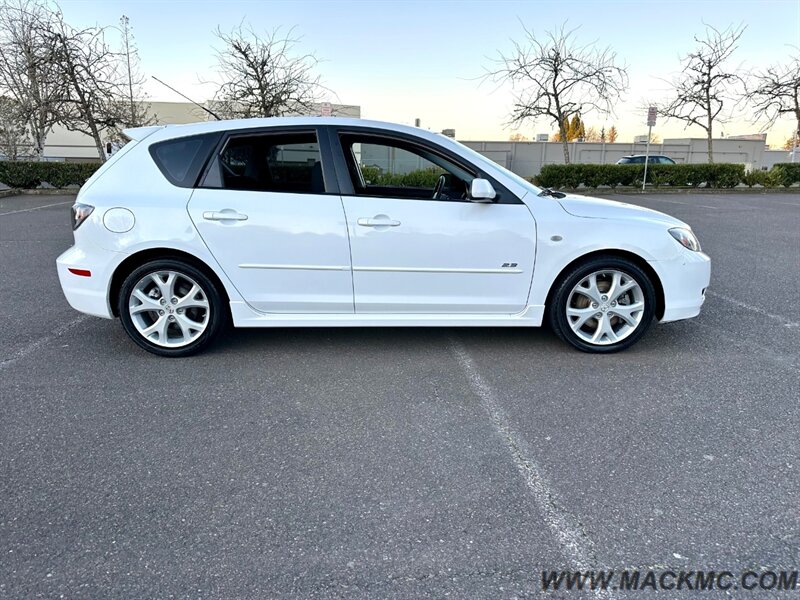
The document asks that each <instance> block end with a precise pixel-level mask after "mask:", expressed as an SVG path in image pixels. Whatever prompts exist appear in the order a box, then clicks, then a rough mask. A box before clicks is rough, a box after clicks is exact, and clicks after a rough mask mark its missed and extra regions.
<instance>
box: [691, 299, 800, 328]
mask: <svg viewBox="0 0 800 600" xmlns="http://www.w3.org/2000/svg"><path fill="white" fill-rule="evenodd" d="M706 295H708V296H711V297H712V298H719V299H720V300H724V301H725V302H728V303H730V304H735V305H736V306H738V307H739V308H744V309H745V310H749V311H750V312H754V313H758V314H759V315H762V316H764V317H767V318H769V319H772V320H774V321H779V322H780V323H781V324H782V325H783V326H784V327H788V328H789V329H795V328H797V327H800V323H796V322H794V321H792V320H790V319H788V318H787V317H782V316H781V315H775V314H772V313H771V312H767V311H766V310H764V309H763V308H759V307H758V306H753V305H751V304H746V303H745V302H742V301H741V300H737V299H736V298H731V297H730V296H726V295H725V294H720V293H719V292H713V291H711V290H707V291H706Z"/></svg>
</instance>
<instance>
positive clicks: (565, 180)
mask: <svg viewBox="0 0 800 600" xmlns="http://www.w3.org/2000/svg"><path fill="white" fill-rule="evenodd" d="M643 177H644V165H591V164H578V165H545V166H543V167H542V171H541V173H539V175H538V176H537V177H535V178H534V183H536V184H537V185H540V186H543V187H549V188H562V187H563V188H577V187H579V186H581V185H583V186H585V187H592V188H596V187H600V186H608V187H612V188H615V187H618V186H641V185H642V178H643ZM744 180H745V170H744V165H734V164H696V165H695V164H688V165H648V167H647V182H648V183H650V184H652V185H654V186H656V187H658V186H662V185H669V186H672V187H697V186H699V185H704V186H705V187H715V188H732V187H736V186H737V185H739V184H740V183H742V182H743V181H744Z"/></svg>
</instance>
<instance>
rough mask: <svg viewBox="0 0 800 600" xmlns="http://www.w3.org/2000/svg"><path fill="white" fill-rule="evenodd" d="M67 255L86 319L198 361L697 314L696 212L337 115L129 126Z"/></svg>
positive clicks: (585, 331)
mask: <svg viewBox="0 0 800 600" xmlns="http://www.w3.org/2000/svg"><path fill="white" fill-rule="evenodd" d="M126 134H127V135H128V137H129V138H130V140H131V141H130V142H129V143H128V144H127V145H125V146H124V147H123V148H122V149H121V150H120V151H119V152H118V153H116V154H115V155H114V156H113V157H112V158H111V159H110V160H109V161H108V162H107V163H106V164H104V165H103V166H102V167H101V168H100V169H99V170H98V171H97V172H96V173H95V174H94V175H93V176H92V177H91V178H90V179H89V180H88V181H87V182H86V184H85V185H84V186H83V187H82V188H81V190H80V193H79V194H78V198H77V200H76V203H75V205H74V207H73V223H72V225H73V229H74V234H75V245H74V246H72V247H71V248H70V249H69V250H67V251H66V252H64V253H63V254H62V255H61V256H60V257H59V258H58V261H57V264H58V275H59V279H60V281H61V286H62V288H63V290H64V294H65V295H66V297H67V300H68V301H69V303H70V304H71V305H72V306H73V307H74V308H76V309H77V310H79V311H82V312H84V313H88V314H90V315H96V316H99V317H105V318H114V317H119V318H120V320H121V321H122V325H123V327H124V328H125V331H126V332H127V333H128V335H129V336H130V337H131V338H132V339H133V340H134V341H135V342H136V343H137V344H138V345H139V346H141V347H142V348H144V349H146V350H149V351H150V352H154V353H156V354H160V355H164V356H183V355H188V354H191V353H193V352H196V351H198V350H200V349H201V348H203V347H204V346H206V345H207V344H208V343H209V342H210V341H211V340H212V339H213V338H214V336H215V335H216V334H217V333H218V332H219V331H220V329H221V328H222V327H223V325H224V324H225V323H226V322H227V321H228V320H229V319H230V320H232V322H233V324H234V325H235V326H236V327H311V326H370V327H372V326H381V327H383V326H416V327H419V326H441V325H446V326H492V327H499V326H528V327H537V326H539V325H541V324H542V323H543V322H544V321H545V320H546V321H547V322H548V323H549V324H550V325H551V326H552V328H553V329H554V330H555V332H556V333H557V334H558V335H559V336H560V337H561V338H563V339H564V340H566V341H567V342H569V343H570V344H572V345H573V346H575V347H576V348H578V349H580V350H585V351H592V352H611V351H615V350H621V349H623V348H626V347H628V346H630V345H631V344H633V343H634V342H635V341H636V340H638V339H639V338H640V337H641V336H642V335H643V334H644V332H645V330H646V329H647V328H648V327H649V326H650V324H651V322H652V321H653V319H654V318H655V319H658V320H659V321H662V322H664V321H676V320H679V319H687V318H690V317H694V316H696V315H697V314H698V313H699V312H700V307H701V305H702V304H703V300H704V297H705V290H706V287H707V286H708V284H709V276H710V262H709V258H708V257H707V256H706V255H705V254H703V253H702V252H701V251H700V245H699V243H698V241H697V239H696V238H695V236H694V234H693V233H692V231H691V229H690V228H689V226H688V225H686V224H685V223H682V222H681V221H678V220H677V219H674V218H672V217H669V216H667V215H664V214H661V213H659V212H655V211H652V210H647V209H644V208H639V207H636V206H632V205H629V204H621V203H618V202H612V201H609V200H599V199H594V198H587V197H581V196H575V195H563V194H560V193H558V192H552V191H550V190H543V189H540V188H537V187H535V186H534V185H531V184H530V183H528V182H527V181H525V180H524V179H522V178H520V177H518V176H516V175H514V174H513V173H511V172H509V171H507V170H506V169H503V168H502V167H500V166H498V165H497V164H495V163H494V162H492V161H491V160H489V159H487V158H485V157H483V156H481V155H480V154H477V153H476V152H474V151H472V150H470V149H469V148H467V147H465V146H463V145H462V144H459V143H458V142H456V141H453V140H451V139H449V138H447V137H444V136H441V135H438V134H434V133H430V132H426V131H423V130H421V129H417V128H413V127H407V126H403V125H394V124H389V123H379V122H372V121H362V120H351V119H338V118H275V119H252V120H244V121H218V122H208V123H198V124H194V125H179V126H166V127H145V128H139V129H133V130H129V131H127V132H126Z"/></svg>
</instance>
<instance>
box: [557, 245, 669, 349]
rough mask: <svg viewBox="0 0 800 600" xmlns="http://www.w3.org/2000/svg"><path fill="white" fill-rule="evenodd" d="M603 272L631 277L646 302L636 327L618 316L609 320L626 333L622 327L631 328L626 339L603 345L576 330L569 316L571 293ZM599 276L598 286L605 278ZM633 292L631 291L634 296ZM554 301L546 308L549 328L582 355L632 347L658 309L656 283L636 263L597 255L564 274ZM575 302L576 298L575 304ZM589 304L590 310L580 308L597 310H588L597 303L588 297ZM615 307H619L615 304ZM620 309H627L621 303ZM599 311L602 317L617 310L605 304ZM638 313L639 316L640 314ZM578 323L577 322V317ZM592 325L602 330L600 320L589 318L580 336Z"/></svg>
mask: <svg viewBox="0 0 800 600" xmlns="http://www.w3.org/2000/svg"><path fill="white" fill-rule="evenodd" d="M603 271H610V272H613V271H618V272H620V273H622V274H623V275H624V276H627V277H628V278H632V279H633V280H634V281H635V282H636V283H637V284H639V288H640V290H641V301H643V302H644V307H643V309H642V310H641V319H640V320H639V321H638V324H637V325H636V326H635V327H634V326H633V325H629V324H628V323H627V322H625V321H623V320H622V319H621V318H620V317H619V316H613V317H609V323H616V324H617V325H616V326H617V327H620V329H619V330H620V331H623V328H629V329H625V331H624V334H625V337H624V338H622V339H620V341H618V342H611V341H610V339H611V338H610V337H609V341H605V342H602V343H591V342H590V341H587V340H586V339H584V338H583V337H581V335H579V334H578V333H576V332H575V331H574V330H573V328H572V326H571V324H570V321H569V318H568V316H567V303H568V302H569V301H570V295H571V293H572V292H573V290H574V289H575V287H576V286H577V285H578V284H579V283H581V282H583V281H584V280H585V279H586V278H587V277H589V276H590V275H592V274H593V273H602V272H603ZM600 277H601V280H600V282H599V283H603V279H602V278H603V277H604V276H603V275H601V276H600ZM598 287H599V286H598ZM632 293H633V292H631V294H632ZM582 297H583V296H582V294H580V293H579V295H578V296H577V298H578V299H580V298H582ZM551 298H552V299H551V302H550V305H549V306H548V308H547V317H548V321H549V323H550V326H551V327H552V329H553V331H554V332H555V333H556V335H558V337H559V338H561V339H562V340H564V341H565V342H567V343H568V344H571V345H572V346H574V347H575V348H577V349H578V350H581V351H583V352H593V353H609V352H619V351H620V350H624V349H626V348H629V347H631V346H632V345H633V344H635V343H636V342H637V341H639V339H641V337H642V336H643V335H644V334H645V332H646V331H647V330H648V329H649V327H650V325H651V324H652V322H653V317H654V316H655V310H656V294H655V289H654V287H653V282H652V281H650V277H649V276H648V275H647V273H645V272H644V271H643V270H642V269H641V268H640V267H639V266H637V265H636V264H635V263H633V262H631V261H629V260H626V259H624V258H620V257H617V256H597V257H594V258H591V259H589V260H587V261H586V262H584V263H581V264H579V265H577V266H575V267H574V268H572V269H570V271H569V272H567V273H565V274H564V275H563V276H562V277H561V278H560V279H559V280H558V281H556V283H555V287H554V291H553V294H552V296H551ZM601 298H602V297H601ZM629 298H630V296H628V297H626V298H625V301H629V300H628V299H629ZM574 301H575V298H573V302H574ZM609 301H610V300H609ZM586 304H587V307H586V308H581V309H582V310H587V311H589V312H592V311H593V310H594V308H592V309H591V310H590V308H589V307H590V306H591V307H594V306H595V304H592V303H591V302H590V301H589V299H588V296H587V297H586ZM573 306H574V305H573ZM614 306H616V304H615V305H614ZM619 306H620V308H624V305H623V304H622V303H620V305H619ZM597 310H598V312H597V313H596V314H598V315H601V314H602V313H601V312H599V311H601V310H602V312H603V313H605V312H606V311H608V312H609V314H614V313H613V311H614V310H615V308H614V307H611V306H609V305H608V304H606V303H603V304H602V305H601V306H599V307H598V308H597ZM637 314H639V313H638V312H637ZM601 318H602V317H601ZM575 322H576V323H577V322H578V321H577V318H576V321H575ZM592 323H594V324H596V325H597V327H598V328H599V326H600V320H599V319H594V320H593V319H589V320H588V321H587V324H586V325H584V328H585V329H581V331H580V333H581V334H582V335H584V336H588V335H589V334H588V333H586V331H585V330H589V331H591V328H592Z"/></svg>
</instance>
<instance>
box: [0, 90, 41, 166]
mask: <svg viewBox="0 0 800 600" xmlns="http://www.w3.org/2000/svg"><path fill="white" fill-rule="evenodd" d="M32 146H33V144H32V142H31V137H30V132H29V129H28V125H27V123H26V122H25V119H24V117H23V115H22V111H21V110H20V106H19V103H18V102H17V101H16V100H14V99H13V98H8V97H6V96H0V154H2V156H3V158H5V159H6V160H19V159H20V158H27V157H28V156H29V155H30V152H31V148H32Z"/></svg>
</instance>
